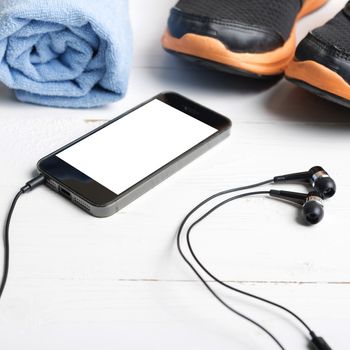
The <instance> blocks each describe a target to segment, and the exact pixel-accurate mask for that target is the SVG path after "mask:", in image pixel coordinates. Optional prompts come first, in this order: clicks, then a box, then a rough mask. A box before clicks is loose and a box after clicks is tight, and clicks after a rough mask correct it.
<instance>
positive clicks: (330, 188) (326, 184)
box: [315, 177, 337, 198]
mask: <svg viewBox="0 0 350 350" xmlns="http://www.w3.org/2000/svg"><path fill="white" fill-rule="evenodd" d="M315 188H316V189H317V191H318V192H319V193H321V194H322V196H323V198H331V197H333V196H334V195H335V193H336V191H337V186H336V184H335V182H334V181H333V180H332V179H331V178H330V177H321V178H319V179H318V180H317V181H316V183H315Z"/></svg>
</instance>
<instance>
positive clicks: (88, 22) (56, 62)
mask: <svg viewBox="0 0 350 350" xmlns="http://www.w3.org/2000/svg"><path fill="white" fill-rule="evenodd" d="M131 51H132V36H131V25H130V21H129V13H128V2H127V0H0V80H1V81H2V82H3V83H4V84H6V85H7V86H8V87H10V88H12V89H15V90H16V96H17V98H18V99H19V100H20V101H23V102H30V103H35V104H42V105H47V106H56V107H73V108H82V107H95V106H101V105H104V104H106V103H110V102H114V101H117V100H118V99H120V98H121V97H122V96H123V95H124V94H125V92H126V88H127V84H128V76H129V70H130V63H131Z"/></svg>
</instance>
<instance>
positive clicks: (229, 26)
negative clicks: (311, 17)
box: [162, 0, 327, 78]
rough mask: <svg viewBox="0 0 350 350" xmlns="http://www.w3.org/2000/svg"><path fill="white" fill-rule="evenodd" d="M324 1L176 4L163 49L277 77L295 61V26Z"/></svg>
mask: <svg viewBox="0 0 350 350" xmlns="http://www.w3.org/2000/svg"><path fill="white" fill-rule="evenodd" d="M326 2H327V0H180V1H178V3H177V4H176V6H175V7H173V8H172V9H171V12H170V17H169V20H168V28H167V29H166V31H165V33H164V35H163V38H162V45H163V47H164V49H166V50H167V51H169V52H171V53H175V54H178V55H181V56H184V57H185V58H188V59H190V60H193V61H195V62H197V61H198V62H199V63H203V64H205V65H207V66H210V67H212V68H216V69H220V70H224V71H228V72H231V73H236V74H240V75H245V76H251V77H255V78H264V77H271V76H276V75H280V74H282V73H283V72H284V70H285V68H286V67H287V66H288V64H289V63H290V61H291V60H292V59H293V57H294V53H295V46H296V28H295V27H296V22H297V21H298V20H299V19H300V18H302V17H303V16H306V15H307V14H309V13H311V12H312V11H314V10H316V9H318V8H319V7H321V6H322V5H323V4H325V3H326Z"/></svg>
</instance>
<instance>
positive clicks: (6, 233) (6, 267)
mask: <svg viewBox="0 0 350 350" xmlns="http://www.w3.org/2000/svg"><path fill="white" fill-rule="evenodd" d="M23 193H24V192H22V191H20V192H18V193H17V194H16V196H15V198H14V199H13V202H12V204H11V207H10V210H9V213H8V215H7V218H6V223H5V230H4V269H3V274H2V278H1V285H0V298H1V296H2V293H3V291H4V289H5V285H6V281H7V276H8V272H9V261H10V244H9V231H10V222H11V218H12V214H13V211H14V209H15V207H16V204H17V201H18V199H19V197H21V195H22V194H23Z"/></svg>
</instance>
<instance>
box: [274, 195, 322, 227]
mask: <svg viewBox="0 0 350 350" xmlns="http://www.w3.org/2000/svg"><path fill="white" fill-rule="evenodd" d="M270 196H271V197H274V198H279V199H282V200H285V201H288V202H292V203H295V204H298V205H301V206H302V214H303V217H304V219H305V221H306V222H307V223H308V224H310V225H315V224H318V223H319V222H320V221H321V220H322V219H323V217H324V209H323V199H322V197H321V195H320V194H318V193H317V192H315V191H313V192H310V193H308V194H304V193H297V192H288V191H276V190H272V191H270Z"/></svg>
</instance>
